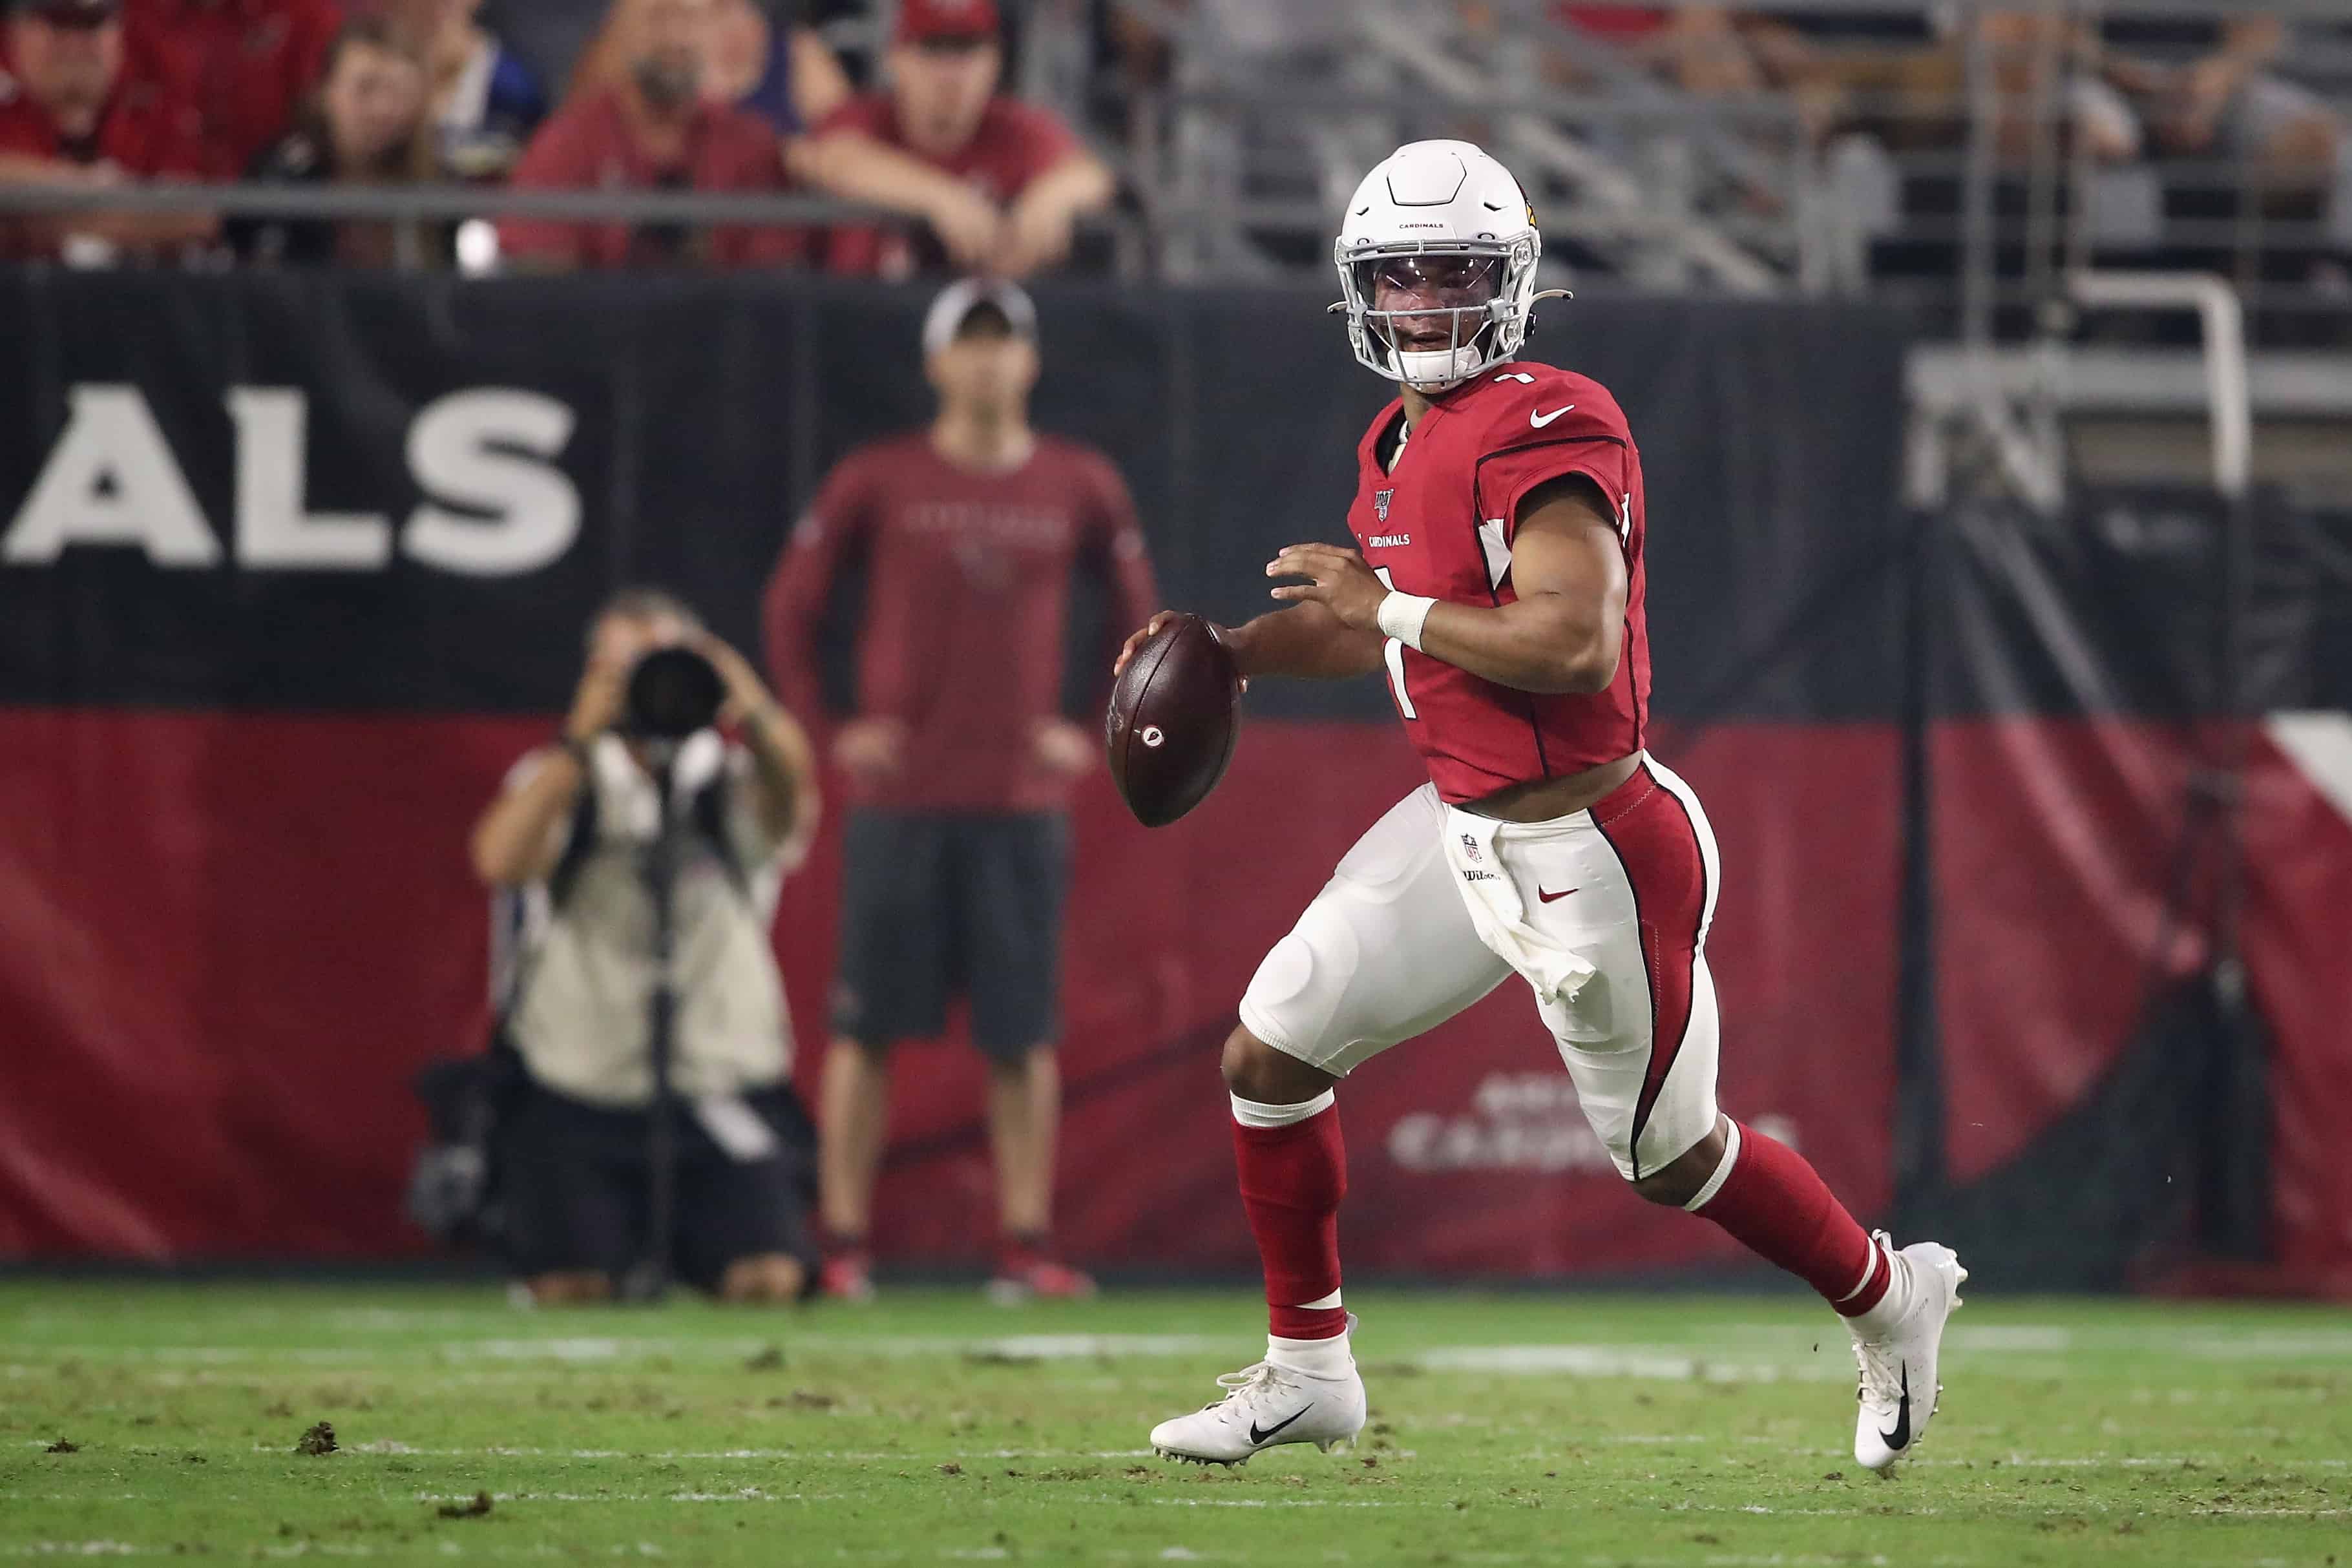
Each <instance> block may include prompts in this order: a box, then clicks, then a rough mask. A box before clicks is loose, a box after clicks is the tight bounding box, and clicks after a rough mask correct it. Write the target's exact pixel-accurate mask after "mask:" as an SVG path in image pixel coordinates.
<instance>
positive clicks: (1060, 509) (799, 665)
mask: <svg viewBox="0 0 2352 1568" xmlns="http://www.w3.org/2000/svg"><path fill="white" fill-rule="evenodd" d="M1035 331H1036V313H1035V309H1034V307H1033V306H1032V305H1031V303H1030V301H1029V298H1028V296H1027V295H1025V294H1024V293H1023V292H1022V291H1021V290H1020V289H1019V288H1018V287H1015V286H1014V285H1013V284H1010V283H1005V282H1001V281H1000V282H992V283H982V282H979V281H977V280H971V279H967V280H965V281H963V282H960V283H956V284H953V285H951V286H950V287H948V288H947V290H946V291H945V292H943V293H941V294H940V297H939V298H937V299H936V300H935V301H934V302H933V303H932V306H931V308H930V311H929V315H928V316H927V317H926V319H925V320H924V323H923V350H924V354H925V361H924V362H925V370H926V373H927V374H928V375H929V379H930V382H931V384H932V386H933V387H934V388H935V389H936V390H937V392H938V393H939V413H938V415H937V417H936V418H935V419H934V420H933V421H932V423H931V424H930V427H929V429H927V430H921V431H916V432H910V433H908V434H904V435H899V436H897V437H893V438H891V439H888V440H885V441H881V442H877V443H876V444H873V445H871V446H867V447H865V448H862V449H860V450H859V451H856V452H853V453H851V454H850V455H848V456H847V457H845V458H844V459H842V461H841V463H840V465H838V466H836V467H835V469H834V471H833V472H832V474H830V475H829V476H827V477H826V479H825V481H824V486H822V487H821V489H820V490H819V492H818V494H817V497H816V501H815V504H814V506H813V507H811V508H810V510H809V513H808V515H807V516H806V517H804V518H803V519H802V522H801V525H800V527H799V528H798V529H797V530H796V531H795V532H794V533H793V540H792V543H791V544H790V545H789V546H788V547H787V548H786V549H785V551H784V554H783V559H782V560H781V561H779V562H778V563H777V568H776V573H775V576H774V577H773V579H772V580H771V581H770V583H769V587H768V599H767V632H768V656H769V660H770V662H771V664H772V667H773V669H774V671H775V674H776V680H777V684H778V688H779V689H780V690H782V691H783V692H784V693H786V694H787V696H788V698H789V699H791V700H793V701H794V702H795V703H796V704H797V705H799V706H800V707H801V711H803V712H805V713H810V714H814V713H815V712H817V711H818V708H817V706H814V705H816V704H817V703H818V700H819V699H818V695H817V694H818V693H819V691H820V689H821V685H822V683H821V682H820V680H819V677H818V673H817V656H816V634H817V631H818V627H819V623H820V622H822V621H823V620H824V612H825V609H826V606H827V604H828V602H829V601H830V598H831V595H832V591H833V588H834V584H835V579H836V577H837V576H838V575H839V574H842V573H844V572H845V571H846V570H848V569H849V567H850V564H851V563H852V562H853V561H854V560H860V559H862V560H863V561H864V562H865V565H866V596H865V597H866V603H865V606H864V617H863V625H862V627H861V629H860V633H859V638H858V644H857V708H856V715H855V716H853V717H850V718H848V719H846V720H845V722H843V723H842V725H841V726H840V727H839V729H838V730H837V731H836V732H835V737H834V743H833V758H834V761H835V764H836V765H837V766H838V767H840V768H841V769H842V770H843V771H844V772H845V774H846V775H847V776H848V781H849V788H850V789H851V791H852V795H853V799H854V800H856V811H855V812H854V814H853V815H852V816H851V818H850V820H849V825H848V828H847V830H846V832H845V843H844V851H843V854H844V863H843V873H842V877H843V893H842V917H841V918H842V932H841V956H840V967H839V970H838V976H839V978H838V982H837V984H836V986H835V993H834V1020H833V1021H834V1043H833V1048H832V1051H831V1053H830V1054H829V1055H828V1056H827V1058H826V1061H825V1071H824V1113H823V1115H822V1117H821V1118H820V1120H821V1123H822V1125H823V1130H824V1134H823V1144H822V1150H823V1157H822V1166H823V1171H824V1181H823V1195H822V1196H823V1204H824V1220H825V1225H826V1228H827V1229H828V1231H829V1232H830V1241H829V1249H830V1255H829V1256H828V1258H827V1259H826V1262H825V1289H826V1291H827V1292H828V1293H830V1294H834V1295H838V1296H847V1297H859V1296H863V1295H866V1294H869V1293H870V1292H871V1291H872V1286H871V1283H870V1281H869V1277H868V1264H867V1253H866V1237H867V1233H868V1229H869V1223H868V1222H869V1220H870V1218H871V1216H872V1209H873V1201H874V1181H875V1175H876V1172H877V1169H878V1168H879V1166H880V1161H881V1155H882V1141H883V1132H884V1128H885V1126H886V1124H887V1120H888V1104H887V1099H888V1092H889V1057H888V1052H889V1048H890V1047H891V1046H892V1045H894V1044H895V1043H897V1042H898V1041H900V1040H909V1039H924V1038H929V1037H933V1036H936V1035H938V1034H940V1032H941V1031H942V1030H943V1029H944V1028H945V1026H946V1022H947V1009H948V1005H949V1002H950V998H951V997H953V996H955V995H957V994H961V995H962V996H964V997H965V998H968V999H969V1000H970V1002H971V1039H972V1043H973V1044H975V1045H976V1046H978V1047H979V1048H980V1051H981V1052H982V1055H983V1056H985V1057H986V1058H987V1061H988V1124H989V1134H990V1139H989V1141H990V1147H991V1149H992V1153H993V1155H994V1157H995V1162H996V1194H997V1208H998V1216H999V1222H1000V1223H999V1229H998V1236H997V1244H998V1253H997V1269H996V1279H995V1282H994V1283H993V1284H992V1287H991V1293H992V1295H994V1296H996V1297H998V1298H1000V1299H1020V1298H1023V1297H1026V1296H1030V1295H1060V1296H1067V1295H1079V1294H1084V1293H1087V1291H1091V1290H1092V1289H1093V1284H1092V1281H1088V1280H1087V1278H1086V1276H1084V1275H1083V1274H1080V1273H1078V1272H1076V1270H1072V1269H1070V1268H1068V1267H1067V1266H1066V1265H1064V1264H1062V1263H1061V1262H1059V1261H1057V1260H1055V1257H1054V1254H1053V1251H1052V1249H1051V1245H1050V1241H1049V1231H1050V1224H1051V1219H1052V1203H1053V1192H1054V1143H1055V1127H1056V1124H1057V1122H1058V1120H1059V1117H1060V1110H1061V1088H1060V1083H1061V1079H1060V1074H1059V1070H1058V1067H1057V1066H1056V1061H1057V1059H1056V1057H1055V1045H1054V1042H1055V1040H1056V1039H1057V1038H1058V1036H1059V1032H1060V1030H1059V1024H1058V1018H1059V1001H1060V998H1059V994H1058V993H1059V977H1060V956H1061V939H1062V904H1063V893H1064V888H1065V883H1066V881H1067V878H1068V874H1069V873H1068V862H1069V821H1068V818H1067V815H1066V812H1067V809H1068V803H1069V794H1070V789H1071V786H1072V784H1073V782H1074V781H1075V780H1076V779H1077V778H1078V777H1079V775H1081V774H1082V773H1084V772H1086V771H1087V769H1089V768H1097V767H1099V766H1100V758H1101V755H1102V743H1101V740H1100V738H1099V737H1097V735H1095V734H1092V733H1090V732H1089V731H1088V730H1087V729H1086V728H1082V727H1079V726H1078V725H1076V724H1075V723H1073V722H1072V721H1071V720H1070V719H1068V718H1067V717H1066V716H1064V714H1063V712H1062V695H1063V689H1064V685H1063V651H1064V649H1063V644H1064V628H1065V626H1066V623H1067V619H1068V605H1069V590H1070V585H1071V580H1072V578H1073V575H1074V572H1075V570H1076V569H1077V568H1078V567H1080V566H1082V565H1087V564H1091V565H1093V566H1095V567H1096V568H1097V569H1098V570H1100V572H1101V573H1102V575H1103V576H1104V577H1105V578H1106V579H1108V588H1109V591H1110V592H1111V595H1112V597H1113V599H1114V600H1115V601H1116V603H1115V605H1114V607H1113V610H1112V614H1111V616H1110V624H1111V625H1113V626H1124V625H1127V624H1129V623H1130V622H1131V623H1134V624H1138V625H1139V624H1141V622H1139V621H1137V620H1136V617H1137V615H1138V614H1141V615H1143V616H1145V617H1146V618H1148V617H1149V616H1150V612H1151V610H1152V607H1153V605H1154V602H1155V600H1156V595H1155V593H1154V591H1153V588H1152V580H1151V567H1150V560H1149V559H1148V558H1147V556H1146V554H1145V549H1144V539H1143V530H1142V528H1141V527H1140V526H1139V524H1138V522H1137V520H1136V516H1135V508H1134V505H1133V503H1132V502H1131V501H1130V500H1129V498H1128V494H1127V486H1126V485H1125V484H1124V483H1123V482H1121V480H1120V478H1119V476H1118V469H1116V468H1115V467H1113V466H1112V465H1111V464H1110V462H1109V460H1108V459H1107V458H1106V457H1104V456H1103V455H1101V454H1100V453H1098V452H1095V451H1092V450H1090V449H1088V448H1087V447H1084V446H1080V445H1077V444H1075V443H1073V442H1067V441H1060V440H1056V439H1055V438H1054V437H1052V436H1044V435H1039V434H1035V433H1034V431H1033V430H1032V429H1031V428H1030V425H1029V414H1028V407H1029V393H1030V391H1031V388H1032V387H1033V386H1034V384H1035V382H1036V378H1037V350H1036V344H1035V341H1034V336H1035ZM1106 652H1108V650H1106Z"/></svg>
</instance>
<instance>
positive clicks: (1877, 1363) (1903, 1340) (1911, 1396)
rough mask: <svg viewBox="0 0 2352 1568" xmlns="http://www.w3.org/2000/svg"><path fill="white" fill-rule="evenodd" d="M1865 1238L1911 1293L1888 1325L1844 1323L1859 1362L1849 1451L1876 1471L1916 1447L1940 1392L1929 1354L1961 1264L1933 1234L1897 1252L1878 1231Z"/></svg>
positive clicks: (1963, 1276) (1955, 1303)
mask: <svg viewBox="0 0 2352 1568" xmlns="http://www.w3.org/2000/svg"><path fill="white" fill-rule="evenodd" d="M1871 1240H1872V1241H1873V1242H1874V1243H1875V1244H1876V1245H1878V1246H1880V1247H1881V1248H1884V1249H1885V1255H1886V1259H1887V1261H1888V1262H1889V1263H1890V1264H1891V1265H1892V1266H1894V1267H1895V1268H1899V1269H1901V1270H1904V1272H1905V1273H1906V1275H1907V1276H1908V1277H1909V1294H1910V1298H1911V1300H1910V1302H1909V1304H1908V1305H1907V1306H1906V1307H1905V1308H1904V1310H1903V1315H1902V1316H1901V1317H1899V1318H1897V1319H1895V1323H1894V1325H1893V1326H1892V1327H1890V1328H1887V1329H1885V1330H1884V1331H1882V1332H1880V1333H1877V1334H1876V1335H1874V1336H1870V1337H1864V1333H1863V1330H1862V1329H1861V1327H1860V1326H1859V1325H1857V1324H1853V1323H1852V1322H1849V1324H1848V1326H1849V1327H1851V1328H1852V1329H1853V1359H1854V1363H1855V1364H1856V1365H1857V1366H1859V1367H1860V1368H1861V1369H1862V1382H1861V1385H1860V1386H1859V1387H1857V1388H1856V1389H1855V1390H1854V1397H1855V1398H1856V1399H1857V1400H1859V1401H1860V1402H1861V1405H1862V1409H1861V1411H1860V1413H1859V1414H1857V1415H1856V1416H1855V1417H1854V1424H1853V1457H1854V1458H1855V1459H1856V1460H1857V1461H1858V1462H1860V1463H1861V1464H1862V1465H1863V1466H1864V1468H1865V1469H1873V1470H1883V1469H1886V1468H1887V1467H1888V1466H1889V1465H1892V1464H1893V1463H1894V1462H1895V1460H1897V1459H1899V1458H1902V1457H1903V1456H1904V1455H1906V1454H1907V1453H1909V1452H1910V1451H1911V1450H1912V1449H1914V1448H1917V1447H1918V1446H1919V1439H1920V1438H1921V1437H1924V1436H1926V1435H1927V1423H1928V1422H1929V1421H1930V1420H1932V1419H1933V1418H1934V1416H1935V1414H1936V1402H1937V1396H1939V1395H1941V1394H1942V1393H1943V1391H1944V1389H1943V1385H1942V1384H1940V1383H1938V1382H1937V1380H1936V1353H1937V1348H1938V1347H1939V1346H1940V1345H1941V1344H1942V1343H1943V1340H1944V1324H1945V1323H1946V1322H1948V1321H1949V1319H1950V1318H1951V1315H1952V1313H1953V1312H1955V1311H1956V1310H1958V1307H1959V1304H1960V1285H1961V1283H1962V1282H1963V1281H1966V1280H1967V1279H1968V1277H1969V1271H1968V1270H1966V1269H1963V1268H1961V1267H1960V1260H1959V1258H1958V1255H1957V1254H1955V1253H1954V1252H1953V1251H1952V1249H1950V1248H1948V1247H1945V1246H1941V1245H1939V1244H1937V1243H1936V1242H1933V1241H1915V1242H1913V1243H1912V1244H1911V1245H1910V1246H1908V1247H1906V1248H1904V1249H1902V1250H1901V1251H1900V1252H1897V1251H1895V1249H1894V1243H1893V1242H1892V1241H1891V1240H1890V1239H1888V1238H1887V1235H1886V1233H1885V1231H1883V1230H1882V1231H1877V1232H1874V1234H1873V1235H1872V1237H1871Z"/></svg>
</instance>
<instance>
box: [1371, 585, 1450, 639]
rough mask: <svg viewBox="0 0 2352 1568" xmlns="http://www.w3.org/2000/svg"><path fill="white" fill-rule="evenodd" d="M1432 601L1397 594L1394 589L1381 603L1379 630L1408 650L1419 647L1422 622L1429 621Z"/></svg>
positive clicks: (1410, 594)
mask: <svg viewBox="0 0 2352 1568" xmlns="http://www.w3.org/2000/svg"><path fill="white" fill-rule="evenodd" d="M1436 602H1437V601H1435V600H1434V599H1423V598H1422V597H1421V595H1419V594H1417V593H1399V592H1397V591H1395V590H1394V589H1391V590H1390V591H1389V596H1388V597H1387V598H1386V599H1383V600H1381V610H1380V619H1381V631H1382V632H1385V633H1387V634H1388V635H1389V636H1391V637H1393V638H1395V639H1396V640H1397V641H1398V642H1400V643H1403V644H1404V645H1405V646H1406V647H1408V648H1418V647H1420V646H1421V627H1422V622H1425V621H1427V620H1428V619H1429V609H1430V606H1431V605H1433V604H1435V603H1436Z"/></svg>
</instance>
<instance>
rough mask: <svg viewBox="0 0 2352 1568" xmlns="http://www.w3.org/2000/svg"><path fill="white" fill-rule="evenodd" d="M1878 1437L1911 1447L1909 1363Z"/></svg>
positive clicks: (1898, 1448)
mask: <svg viewBox="0 0 2352 1568" xmlns="http://www.w3.org/2000/svg"><path fill="white" fill-rule="evenodd" d="M1291 1419H1292V1420H1294V1421H1296V1420H1297V1419H1298V1417H1297V1416H1292V1417H1291ZM1252 1430H1255V1428H1252ZM1878 1436H1879V1440H1880V1441H1882V1442H1884V1443H1885V1445H1886V1446H1887V1447H1888V1448H1892V1449H1894V1450H1895V1452H1896V1453H1898V1454H1899V1453H1901V1452H1902V1451H1903V1450H1904V1449H1906V1448H1909V1447H1910V1446H1911V1364H1910V1363H1909V1362H1907V1361H1906V1362H1905V1363H1904V1364H1903V1398H1902V1402H1901V1403H1899V1404H1898V1405H1896V1406H1895V1430H1893V1431H1892V1432H1881V1433H1880V1434H1878Z"/></svg>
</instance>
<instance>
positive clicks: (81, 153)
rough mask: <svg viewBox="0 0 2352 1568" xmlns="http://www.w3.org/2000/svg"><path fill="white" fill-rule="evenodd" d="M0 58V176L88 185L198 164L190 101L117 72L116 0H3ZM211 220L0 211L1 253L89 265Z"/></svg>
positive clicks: (193, 237) (197, 173)
mask: <svg viewBox="0 0 2352 1568" xmlns="http://www.w3.org/2000/svg"><path fill="white" fill-rule="evenodd" d="M0 66H5V68H0V183H9V184H42V185H57V186H64V187H68V188H88V187H92V186H100V187H102V186H108V185H117V184H121V183H123V182H124V181H126V180H131V179H137V178H142V177H146V176H151V175H167V176H176V177H180V178H198V177H201V176H202V175H203V174H204V172H205V146H204V136H203V126H202V125H201V123H200V122H199V121H198V120H197V118H196V115H195V112H194V110H193V109H191V108H190V107H189V106H188V105H186V104H184V103H181V102H178V101H176V100H174V99H172V98H171V97H170V96H169V95H168V94H167V93H165V92H164V91H163V89H161V88H159V87H158V86H156V85H155V84H153V83H152V82H140V81H131V80H128V79H126V78H125V76H124V72H123V37H122V23H121V16H120V14H119V12H118V9H117V5H116V3H115V0H9V4H8V6H7V26H6V29H5V35H0ZM213 230H214V220H213V219H212V218H210V217H208V216H197V215H183V216H172V217H166V216H158V215H134V214H124V213H73V214H63V213H60V214H54V215H51V214H36V215H30V216H25V217H11V218H5V219H0V256H65V257H67V258H68V259H69V260H73V261H77V262H81V263H84V264H97V263H101V262H104V261H107V260H110V259H112V258H113V257H114V256H117V255H119V254H121V253H122V252H124V251H132V252H138V251H152V250H154V249H158V248H162V247H168V246H175V245H183V244H188V243H194V242H196V241H200V240H203V239H205V238H207V237H209V236H210V235H212V233H213Z"/></svg>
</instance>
